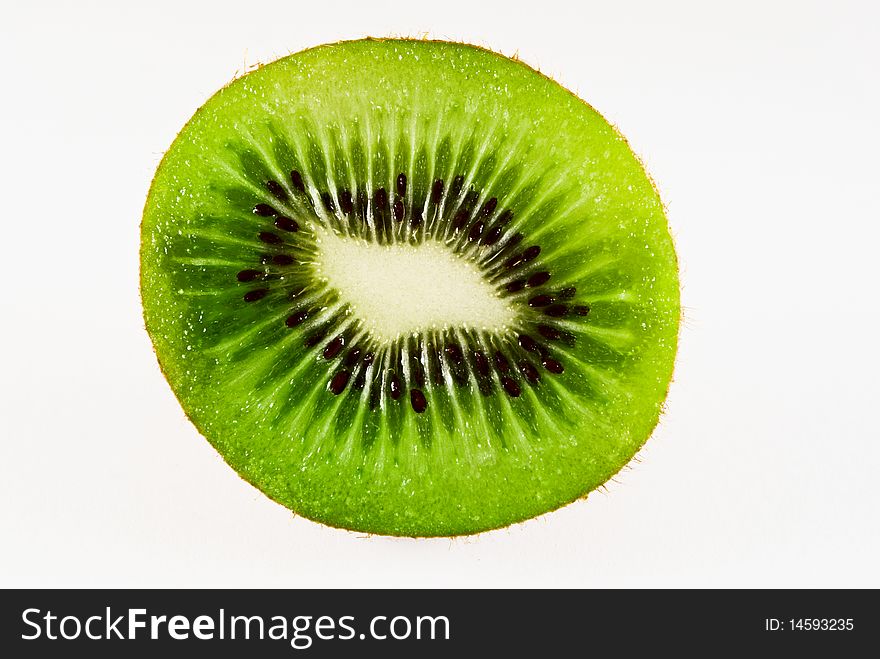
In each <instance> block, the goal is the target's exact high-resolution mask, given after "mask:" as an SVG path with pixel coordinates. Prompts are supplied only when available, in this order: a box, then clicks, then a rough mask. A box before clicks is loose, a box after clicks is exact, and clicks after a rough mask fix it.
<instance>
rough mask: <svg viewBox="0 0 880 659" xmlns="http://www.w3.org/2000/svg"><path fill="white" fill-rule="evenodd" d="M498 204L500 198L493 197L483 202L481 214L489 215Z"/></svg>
mask: <svg viewBox="0 0 880 659" xmlns="http://www.w3.org/2000/svg"><path fill="white" fill-rule="evenodd" d="M497 206H498V199H497V198H495V197H492V198H491V199H490V200H489V201H487V202H486V203H485V204H483V208H482V209H481V210H480V215H482V216H483V217H489V216H490V215H491V214H492V213H494V212H495V208H496V207H497Z"/></svg>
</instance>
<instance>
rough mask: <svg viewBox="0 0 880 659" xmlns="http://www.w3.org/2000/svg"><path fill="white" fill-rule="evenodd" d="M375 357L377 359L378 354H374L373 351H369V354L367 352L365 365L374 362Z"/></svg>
mask: <svg viewBox="0 0 880 659" xmlns="http://www.w3.org/2000/svg"><path fill="white" fill-rule="evenodd" d="M374 359H376V355H374V354H373V353H372V352H368V353H367V354H365V355H364V366H369V365H370V364H372V363H373V360H374Z"/></svg>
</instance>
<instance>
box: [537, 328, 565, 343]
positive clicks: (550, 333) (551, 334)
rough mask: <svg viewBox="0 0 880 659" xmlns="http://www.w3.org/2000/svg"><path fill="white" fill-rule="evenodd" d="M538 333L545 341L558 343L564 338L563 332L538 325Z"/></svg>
mask: <svg viewBox="0 0 880 659" xmlns="http://www.w3.org/2000/svg"><path fill="white" fill-rule="evenodd" d="M538 333H539V334H540V335H541V336H543V337H544V338H545V339H549V340H551V341H556V340H557V339H559V338H560V337H561V336H562V332H560V331H559V330H558V329H556V328H555V327H550V326H549V325H538Z"/></svg>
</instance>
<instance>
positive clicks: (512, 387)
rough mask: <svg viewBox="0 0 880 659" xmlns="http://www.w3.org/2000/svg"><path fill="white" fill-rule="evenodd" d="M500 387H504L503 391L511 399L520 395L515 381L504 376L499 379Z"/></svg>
mask: <svg viewBox="0 0 880 659" xmlns="http://www.w3.org/2000/svg"><path fill="white" fill-rule="evenodd" d="M501 386H503V387H504V391H506V392H507V395H508V396H511V397H512V398H519V395H520V394H521V393H522V391H521V390H520V388H519V385H518V384H517V383H516V380H514V379H513V378H511V377H508V376H506V375H505V376H504V377H502V378H501Z"/></svg>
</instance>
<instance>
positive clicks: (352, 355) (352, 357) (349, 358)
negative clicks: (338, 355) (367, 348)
mask: <svg viewBox="0 0 880 659" xmlns="http://www.w3.org/2000/svg"><path fill="white" fill-rule="evenodd" d="M360 356H361V349H360V348H358V347H357V346H355V347H354V348H352V349H351V350H349V351H348V354H346V355H345V360H344V361H343V362H342V363H343V364H345V365H346V366H347V367H348V368H354V367H355V366H356V365H357V363H358V359H360Z"/></svg>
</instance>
